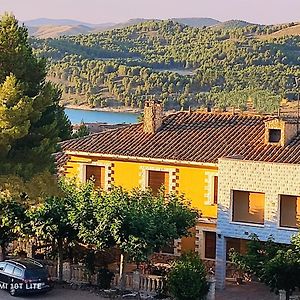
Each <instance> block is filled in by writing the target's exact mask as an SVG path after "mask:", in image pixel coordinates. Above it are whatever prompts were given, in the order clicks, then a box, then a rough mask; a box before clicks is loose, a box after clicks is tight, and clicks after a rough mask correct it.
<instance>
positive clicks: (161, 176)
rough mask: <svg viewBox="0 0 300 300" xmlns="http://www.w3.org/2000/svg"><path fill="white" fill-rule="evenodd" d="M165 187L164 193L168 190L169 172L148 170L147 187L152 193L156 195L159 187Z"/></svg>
mask: <svg viewBox="0 0 300 300" xmlns="http://www.w3.org/2000/svg"><path fill="white" fill-rule="evenodd" d="M162 186H163V187H164V188H165V193H168V192H169V172H162V171H150V170H149V171H148V187H149V188H151V190H152V192H153V194H154V195H157V194H158V192H159V189H160V188H161V187H162Z"/></svg>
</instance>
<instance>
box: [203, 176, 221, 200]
mask: <svg viewBox="0 0 300 300" xmlns="http://www.w3.org/2000/svg"><path fill="white" fill-rule="evenodd" d="M206 176H207V187H206V190H207V193H206V201H205V203H204V204H205V205H216V204H218V175H217V173H216V172H207V173H206Z"/></svg>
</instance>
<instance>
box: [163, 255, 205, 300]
mask: <svg viewBox="0 0 300 300" xmlns="http://www.w3.org/2000/svg"><path fill="white" fill-rule="evenodd" d="M206 276H207V273H206V270H205V267H204V265H203V263H202V261H201V259H200V258H199V256H198V255H197V254H196V253H186V254H183V255H182V256H181V257H180V259H179V260H177V261H176V262H174V264H173V266H172V267H171V270H170V272H169V274H168V276H167V287H168V290H169V292H170V294H171V295H172V296H173V297H174V298H175V299H177V300H202V299H204V298H205V296H206V295H207V293H208V290H209V283H208V282H207V279H206Z"/></svg>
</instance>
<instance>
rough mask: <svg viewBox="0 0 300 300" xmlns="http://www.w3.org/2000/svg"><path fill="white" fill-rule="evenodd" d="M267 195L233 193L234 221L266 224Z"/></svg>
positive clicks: (243, 192)
mask: <svg viewBox="0 0 300 300" xmlns="http://www.w3.org/2000/svg"><path fill="white" fill-rule="evenodd" d="M264 206H265V194H263V193H256V192H245V191H233V211H232V221H234V222H243V223H254V224H264Z"/></svg>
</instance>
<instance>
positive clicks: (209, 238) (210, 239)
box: [204, 231, 216, 259]
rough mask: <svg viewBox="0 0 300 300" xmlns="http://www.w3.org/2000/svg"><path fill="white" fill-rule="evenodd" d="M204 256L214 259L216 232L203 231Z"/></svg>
mask: <svg viewBox="0 0 300 300" xmlns="http://www.w3.org/2000/svg"><path fill="white" fill-rule="evenodd" d="M204 245H205V251H204V257H205V258H210V259H215V258H216V233H215V232H211V231H204Z"/></svg>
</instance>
